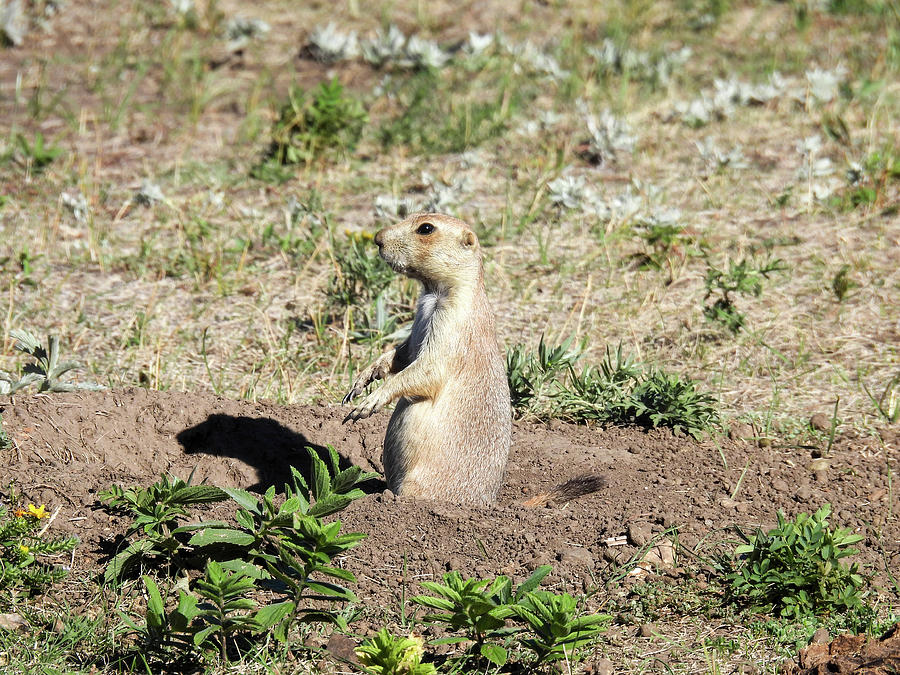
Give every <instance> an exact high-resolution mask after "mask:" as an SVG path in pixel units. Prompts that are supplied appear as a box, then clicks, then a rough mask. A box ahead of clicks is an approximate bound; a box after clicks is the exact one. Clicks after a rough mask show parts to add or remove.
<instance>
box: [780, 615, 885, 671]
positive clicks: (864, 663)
mask: <svg viewBox="0 0 900 675" xmlns="http://www.w3.org/2000/svg"><path fill="white" fill-rule="evenodd" d="M898 672H900V623H898V624H896V625H894V627H893V628H891V629H890V630H889V631H888V632H887V633H885V634H884V635H882V636H881V637H880V638H878V639H866V637H865V636H864V635H839V636H837V637H836V638H835V639H834V640H832V641H831V643H830V644H827V643H813V644H811V645H810V646H809V647H807V648H805V649H803V650H801V652H800V656H799V658H798V662H797V663H791V664H789V665H787V666H786V667H785V668H783V669H782V673H783V674H784V675H819V674H820V673H821V674H822V675H825V673H844V674H845V673H857V674H859V675H863V674H865V675H890V674H891V673H898Z"/></svg>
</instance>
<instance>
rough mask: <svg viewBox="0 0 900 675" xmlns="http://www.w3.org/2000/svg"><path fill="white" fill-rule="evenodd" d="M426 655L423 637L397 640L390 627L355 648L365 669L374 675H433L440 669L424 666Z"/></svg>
mask: <svg viewBox="0 0 900 675" xmlns="http://www.w3.org/2000/svg"><path fill="white" fill-rule="evenodd" d="M424 653H425V645H424V642H423V640H422V638H420V637H413V636H412V635H411V636H409V637H397V636H395V635H392V634H391V632H390V631H388V629H387V628H382V629H381V630H380V631H378V633H377V634H376V635H375V637H372V638H369V639H367V640H365V641H364V642H363V643H362V644H361V645H360V646H359V647H358V648H357V649H356V655H357V656H358V657H359V662H360V663H361V664H362V665H363V669H364V670H365V672H367V673H371V675H432V674H433V673H436V672H437V669H435V667H434V666H433V665H432V664H430V663H422V656H423V655H424Z"/></svg>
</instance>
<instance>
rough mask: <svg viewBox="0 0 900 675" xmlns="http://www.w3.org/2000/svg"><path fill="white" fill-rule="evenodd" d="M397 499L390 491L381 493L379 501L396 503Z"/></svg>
mask: <svg viewBox="0 0 900 675" xmlns="http://www.w3.org/2000/svg"><path fill="white" fill-rule="evenodd" d="M396 500H397V497H396V496H395V495H394V493H393V492H391V491H390V490H385V491H384V492H382V493H381V501H383V502H393V501H396Z"/></svg>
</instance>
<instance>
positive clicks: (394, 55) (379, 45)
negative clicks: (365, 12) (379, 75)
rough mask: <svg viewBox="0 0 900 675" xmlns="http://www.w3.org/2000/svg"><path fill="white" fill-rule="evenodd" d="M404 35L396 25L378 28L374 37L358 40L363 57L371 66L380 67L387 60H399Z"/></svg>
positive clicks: (404, 42) (404, 40) (404, 41)
mask: <svg viewBox="0 0 900 675" xmlns="http://www.w3.org/2000/svg"><path fill="white" fill-rule="evenodd" d="M405 44H406V35H404V34H403V31H401V30H400V29H399V28H397V26H395V25H394V24H391V25H390V26H388V27H387V28H386V29H385V28H379V29H378V30H377V31H375V35H374V37H371V38H364V39H363V40H361V41H360V49H361V50H362V55H363V58H364V59H365V60H366V61H368V62H369V63H371V64H372V65H373V66H376V67H381V66H383V65H385V64H387V63H389V62H394V61H400V60H401V59H402V58H403V57H404V54H403V46H404V45H405Z"/></svg>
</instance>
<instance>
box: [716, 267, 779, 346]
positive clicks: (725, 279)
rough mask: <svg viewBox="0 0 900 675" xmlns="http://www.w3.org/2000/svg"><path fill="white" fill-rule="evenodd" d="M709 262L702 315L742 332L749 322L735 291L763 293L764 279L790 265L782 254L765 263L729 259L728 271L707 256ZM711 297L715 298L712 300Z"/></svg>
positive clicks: (736, 331) (747, 293)
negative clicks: (714, 264) (783, 259)
mask: <svg viewBox="0 0 900 675" xmlns="http://www.w3.org/2000/svg"><path fill="white" fill-rule="evenodd" d="M706 265H707V267H706V279H705V280H704V284H705V286H706V295H705V296H704V298H703V301H704V302H705V303H707V304H706V305H705V306H704V308H703V315H704V316H705V317H706V318H707V319H709V320H710V321H713V322H715V323H718V324H721V325H722V326H724V327H725V328H727V329H728V330H730V331H731V332H732V333H738V332H740V330H741V329H742V328H743V327H744V324H745V322H746V317H745V316H744V315H743V314H742V313H741V312H740V311H738V309H737V307H736V306H735V304H734V294H740V295H752V296H754V297H759V296H760V295H762V289H763V281H765V280H767V279H769V277H771V276H772V275H773V274H775V273H776V272H782V271H784V270H786V269H787V266H786V265H785V264H784V262H783V261H782V260H781V259H779V258H775V259H773V260H769V261H767V262H765V263H763V264H762V265H757V264H755V263H754V262H753V261H752V260H748V259H746V258H745V259H743V260H741V261H740V262H739V263H733V262H732V263H729V266H728V270H727V271H725V270H721V269H718V268H716V267H713V266H712V265H711V264H710V262H709V261H708V260H707V263H706ZM710 299H713V302H712V303H711V304H710V303H709V300H710Z"/></svg>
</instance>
